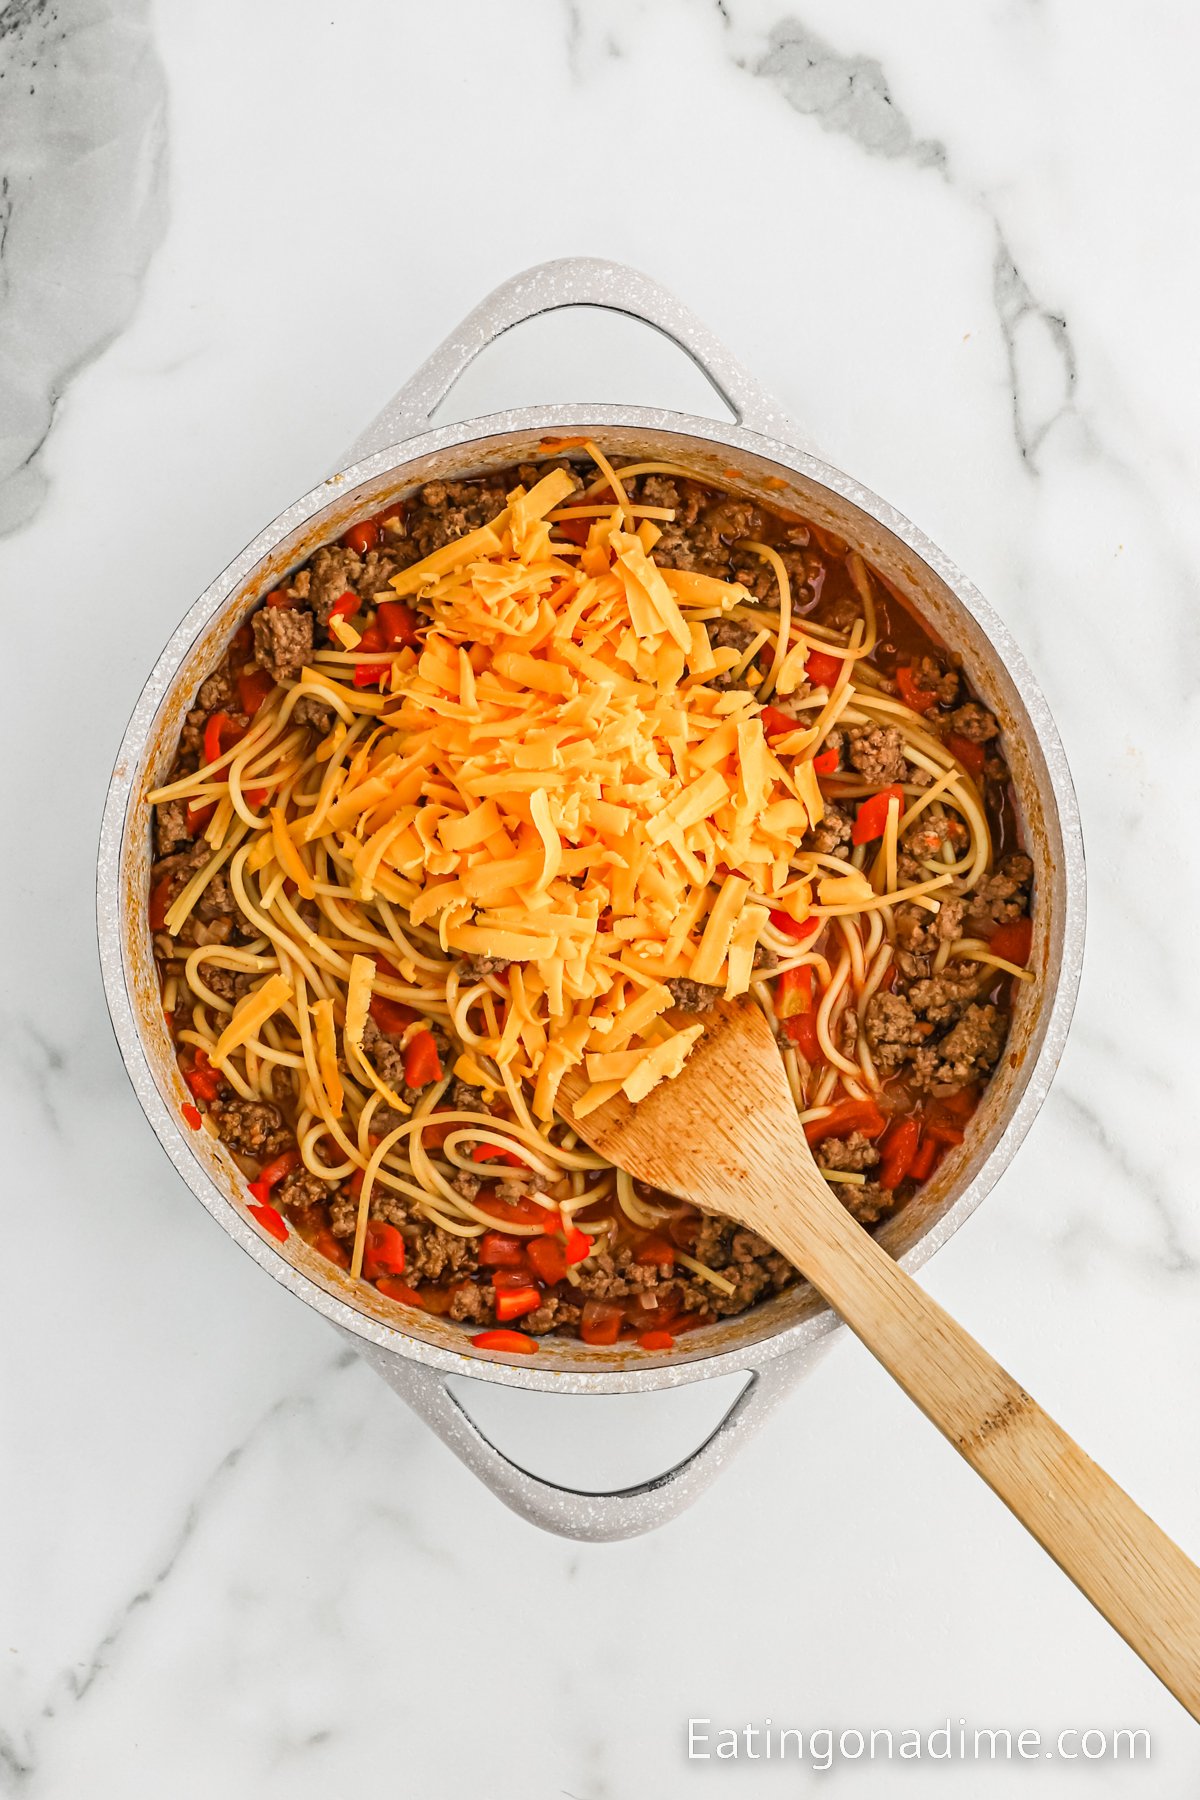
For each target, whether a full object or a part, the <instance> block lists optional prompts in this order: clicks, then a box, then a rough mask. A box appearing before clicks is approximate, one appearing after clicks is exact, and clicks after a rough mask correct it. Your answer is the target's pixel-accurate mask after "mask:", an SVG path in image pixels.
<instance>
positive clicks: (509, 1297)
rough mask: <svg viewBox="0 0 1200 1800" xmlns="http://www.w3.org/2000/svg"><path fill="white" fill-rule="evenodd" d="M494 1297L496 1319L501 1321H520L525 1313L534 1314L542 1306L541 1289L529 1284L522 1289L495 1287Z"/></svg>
mask: <svg viewBox="0 0 1200 1800" xmlns="http://www.w3.org/2000/svg"><path fill="white" fill-rule="evenodd" d="M500 1272H501V1273H503V1271H500ZM494 1285H495V1284H493V1286H494ZM495 1295H496V1298H495V1307H496V1317H497V1318H498V1319H502V1320H503V1319H522V1318H524V1316H525V1314H526V1313H531V1312H536V1311H537V1309H538V1307H539V1306H540V1305H541V1304H542V1291H541V1289H540V1288H535V1287H534V1286H532V1284H530V1283H526V1284H525V1285H524V1286H522V1287H511V1288H510V1287H496V1288H495Z"/></svg>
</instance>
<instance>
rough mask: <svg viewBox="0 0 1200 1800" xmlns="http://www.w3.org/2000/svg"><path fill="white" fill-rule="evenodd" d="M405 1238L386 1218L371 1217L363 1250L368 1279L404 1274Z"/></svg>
mask: <svg viewBox="0 0 1200 1800" xmlns="http://www.w3.org/2000/svg"><path fill="white" fill-rule="evenodd" d="M403 1273H404V1239H403V1237H402V1236H401V1234H400V1232H399V1231H397V1229H396V1227H395V1226H394V1225H389V1224H388V1222H387V1220H386V1219H371V1220H369V1221H368V1224H367V1237H366V1244H365V1247H364V1250H363V1274H364V1275H365V1276H366V1278H367V1280H368V1281H377V1280H378V1279H379V1277H380V1276H381V1275H403Z"/></svg>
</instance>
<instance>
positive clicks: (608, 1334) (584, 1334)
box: [579, 1300, 625, 1344]
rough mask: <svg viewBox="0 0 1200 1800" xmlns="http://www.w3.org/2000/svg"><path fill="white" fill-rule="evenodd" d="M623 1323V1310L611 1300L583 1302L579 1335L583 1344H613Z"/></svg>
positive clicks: (619, 1333)
mask: <svg viewBox="0 0 1200 1800" xmlns="http://www.w3.org/2000/svg"><path fill="white" fill-rule="evenodd" d="M624 1323H625V1308H624V1307H623V1306H618V1305H617V1303H616V1302H615V1301H613V1300H585V1301H584V1303H583V1313H582V1316H581V1318H580V1321H579V1335H580V1337H581V1338H582V1339H583V1341H584V1343H585V1344H615V1343H616V1341H617V1339H618V1338H619V1337H620V1335H621V1326H622V1325H623V1324H624Z"/></svg>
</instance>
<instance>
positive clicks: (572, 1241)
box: [565, 1225, 592, 1265]
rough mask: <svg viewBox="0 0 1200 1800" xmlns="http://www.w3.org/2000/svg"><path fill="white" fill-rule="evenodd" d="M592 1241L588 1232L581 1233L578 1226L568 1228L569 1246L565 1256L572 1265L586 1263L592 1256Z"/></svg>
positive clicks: (567, 1245)
mask: <svg viewBox="0 0 1200 1800" xmlns="http://www.w3.org/2000/svg"><path fill="white" fill-rule="evenodd" d="M591 1250H592V1240H591V1238H590V1237H589V1236H588V1234H587V1232H586V1231H580V1229H579V1227H578V1225H569V1226H568V1227H567V1244H566V1251H565V1255H566V1258H567V1261H568V1262H569V1263H571V1264H572V1265H573V1264H575V1263H581V1262H584V1261H585V1260H586V1259H587V1257H588V1256H590V1255H591Z"/></svg>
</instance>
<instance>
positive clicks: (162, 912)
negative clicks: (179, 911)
mask: <svg viewBox="0 0 1200 1800" xmlns="http://www.w3.org/2000/svg"><path fill="white" fill-rule="evenodd" d="M170 910H171V877H170V876H169V875H164V876H163V877H162V880H161V881H156V882H155V884H154V886H153V887H152V888H151V889H150V929H151V931H162V930H163V929H164V927H165V926H166V923H167V914H168V912H169V911H170Z"/></svg>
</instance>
